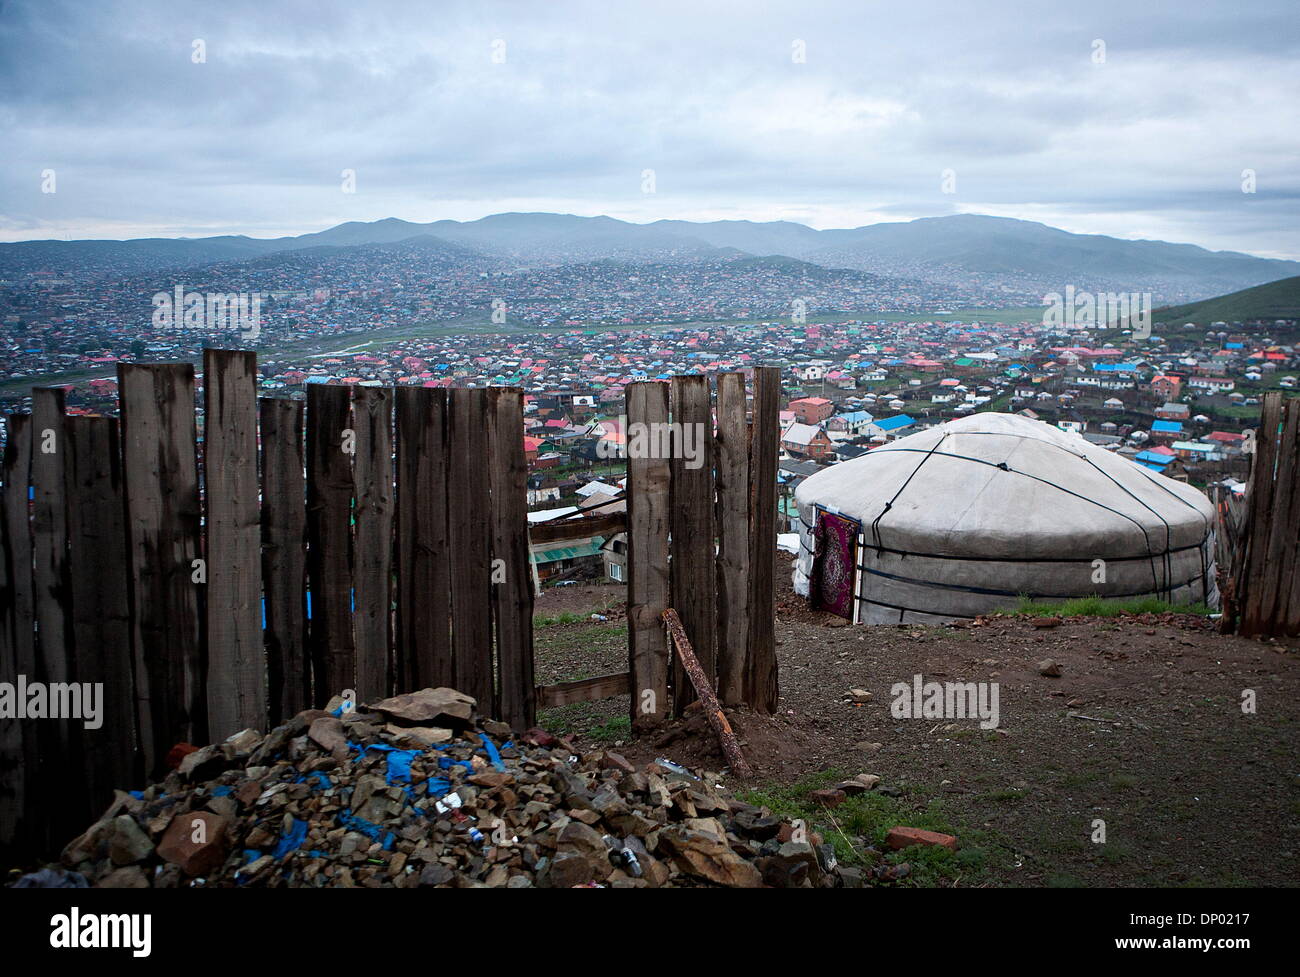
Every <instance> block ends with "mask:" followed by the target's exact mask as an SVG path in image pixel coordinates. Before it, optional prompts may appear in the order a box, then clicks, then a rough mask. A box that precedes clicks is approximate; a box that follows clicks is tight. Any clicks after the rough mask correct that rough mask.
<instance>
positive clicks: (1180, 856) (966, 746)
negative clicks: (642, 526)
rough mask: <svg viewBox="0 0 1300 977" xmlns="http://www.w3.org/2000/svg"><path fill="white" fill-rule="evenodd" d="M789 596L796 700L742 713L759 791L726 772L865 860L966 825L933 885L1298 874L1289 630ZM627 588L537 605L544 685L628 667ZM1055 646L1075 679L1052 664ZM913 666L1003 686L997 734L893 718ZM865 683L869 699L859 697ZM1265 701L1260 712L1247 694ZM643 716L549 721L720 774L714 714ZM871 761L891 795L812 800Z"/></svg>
mask: <svg viewBox="0 0 1300 977" xmlns="http://www.w3.org/2000/svg"><path fill="white" fill-rule="evenodd" d="M777 590H778V599H777V645H778V647H777V653H778V660H779V665H780V686H781V700H780V709H779V712H778V714H777V715H776V716H773V717H761V716H754V715H751V714H748V713H745V712H743V711H742V712H737V713H736V714H734V715H733V716H732V722H733V725H734V726H735V728H736V731H737V733H738V735H739V736H740V738H741V741H742V745H743V746H744V749H745V751H746V755H747V757H748V758H749V760H750V761H751V763H753V764H754V766H755V767H756V769H757V771H758V774H757V777H756V778H755V781H754V782H752V783H751V784H748V785H740V784H737V783H736V782H735V781H734V779H732V778H730V777H729V776H725V777H724V776H721V775H719V779H720V780H722V781H725V782H726V783H727V784H728V786H731V787H733V788H735V789H746V788H747V789H748V790H749V792H750V796H751V799H753V800H755V801H759V802H763V803H768V804H769V806H771V807H773V808H774V809H778V810H781V811H782V812H783V813H785V814H787V815H789V816H806V817H807V818H808V819H809V820H811V821H813V822H815V823H816V824H817V825H818V826H819V827H820V828H822V829H823V831H824V832H825V833H827V834H828V835H830V836H833V840H835V841H836V843H837V845H840V846H841V848H842V851H843V852H845V853H846V854H847V855H848V856H849V857H855V856H858V855H861V857H862V859H863V860H864V861H866V862H867V863H870V862H871V861H872V860H873V859H875V858H877V856H876V855H875V854H874V853H873V852H871V851H870V846H872V845H873V843H874V842H876V841H878V839H879V837H880V836H881V835H883V831H884V828H885V827H887V826H888V823H890V822H892V823H897V824H911V825H914V826H916V827H928V828H933V829H936V830H946V831H950V832H951V833H953V834H956V835H957V836H958V838H959V839H961V843H962V850H961V852H960V853H959V857H958V858H955V859H951V860H949V861H948V862H943V861H942V860H940V861H936V862H934V863H933V864H921V865H919V866H915V867H916V868H918V869H919V870H918V871H916V872H915V873H914V875H913V877H912V878H913V881H915V882H917V883H919V884H957V885H1031V886H1037V885H1051V886H1074V885H1103V886H1117V885H1129V886H1171V885H1172V886H1178V885H1295V884H1296V883H1297V880H1300V861H1298V860H1297V853H1298V852H1300V722H1298V721H1297V720H1300V660H1298V659H1300V653H1298V650H1297V647H1296V645H1297V643H1296V642H1295V641H1291V642H1290V643H1275V642H1259V641H1249V640H1244V639H1240V638H1236V637H1222V636H1220V635H1218V634H1217V633H1216V632H1215V631H1214V629H1213V624H1212V622H1209V621H1207V620H1205V619H1204V618H1200V617H1196V616H1192V615H1139V616H1136V617H1121V618H1065V619H1064V620H1062V622H1061V623H1060V624H1059V625H1057V626H1054V627H1046V628H1041V627H1035V626H1034V625H1033V623H1031V621H1030V620H1028V619H1024V618H1012V617H994V618H989V619H986V621H984V622H983V623H980V624H976V625H964V626H955V627H945V628H931V627H913V626H905V627H897V628H894V627H872V628H868V627H854V626H850V625H848V624H847V622H843V621H841V620H840V619H838V618H833V617H831V616H830V615H825V614H818V613H813V612H810V611H808V610H807V609H806V607H805V605H804V603H803V601H802V599H801V598H798V597H796V596H795V595H794V594H793V593H792V592H791V591H790V588H789V576H788V573H785V572H784V568H783V570H782V572H780V573H778V587H777ZM624 593H625V592H624V590H623V588H621V587H617V586H604V587H594V586H593V587H583V586H579V587H568V588H561V589H559V590H556V591H549V592H547V593H546V594H545V595H544V596H543V597H541V598H539V599H538V604H537V622H538V627H537V631H536V633H537V645H538V660H537V669H538V675H537V681H538V683H539V684H548V683H551V682H556V681H564V680H571V679H576V678H583V677H587V676H591V675H598V674H602V673H606V672H613V671H618V670H620V669H625V668H626V667H627V644H626V641H627V639H626V623H625V620H624V617H623V611H622V605H621V604H620V603H618V602H619V601H621V600H622V599H623V597H624ZM591 613H598V614H602V615H604V616H605V617H606V618H607V620H605V621H598V620H592V619H591V618H590V614H591ZM1046 659H1051V660H1053V661H1055V662H1056V663H1057V664H1058V665H1059V667H1060V673H1061V674H1060V676H1059V677H1046V676H1044V675H1041V674H1040V668H1039V665H1040V663H1041V662H1042V661H1044V660H1046ZM917 674H919V675H922V676H923V681H925V682H929V681H937V682H990V683H992V682H996V683H997V684H998V689H999V723H998V726H997V728H996V729H981V728H980V724H979V720H978V719H966V720H961V719H958V720H952V721H948V720H934V719H928V720H927V719H920V718H918V719H910V718H908V719H897V718H894V716H893V715H891V703H892V701H893V698H894V697H893V695H892V694H891V688H892V687H893V686H894V684H895V683H898V682H902V683H907V684H908V685H909V686H910V684H911V683H912V680H913V676H914V675H917ZM851 688H853V689H860V690H865V691H867V692H869V693H870V694H871V698H870V700H869V701H866V702H865V703H864V702H857V701H853V697H852V696H850V694H849V690H850V689H851ZM1248 690H1249V691H1248ZM1251 693H1253V699H1254V711H1253V712H1250V711H1246V710H1243V707H1242V706H1243V701H1244V700H1247V699H1249V698H1250V697H1251ZM859 698H861V697H859ZM627 714H628V700H627V698H626V697H621V698H616V699H606V700H601V701H599V702H593V703H579V704H575V705H571V706H565V707H561V708H559V709H554V710H549V711H547V712H545V713H543V714H542V716H541V717H539V718H540V721H541V722H542V724H543V725H546V726H547V727H548V728H551V729H553V730H556V731H566V732H568V733H570V734H572V735H574V736H575V737H576V738H577V742H579V743H587V744H590V745H596V744H599V745H601V746H606V747H608V746H611V745H614V744H617V746H616V747H615V748H617V749H620V750H621V751H622V752H624V753H625V754H626V755H627V756H629V758H632V759H635V760H649V759H653V758H655V757H658V756H664V757H667V758H669V759H672V760H674V761H676V762H679V763H684V764H686V765H688V766H691V767H694V768H696V769H703V770H712V771H718V770H722V769H723V767H724V764H725V761H724V760H723V758H722V756H721V753H720V751H719V750H718V748H717V746H716V743H715V741H714V738H713V736H712V735H711V733H710V732H709V731H708V730H707V728H706V727H705V725H704V723H703V720H702V719H701V718H700V717H698V716H696V717H695V718H693V719H690V720H688V721H685V722H682V723H678V724H675V725H674V726H673V727H670V728H669V729H667V730H665V731H664V732H662V733H659V734H657V735H656V736H654V737H650V736H647V737H643V738H640V739H636V740H634V739H633V738H632V737H631V731H630V724H629V723H628V720H627ZM858 773H870V774H875V775H877V776H879V777H880V778H881V782H880V785H879V787H877V789H876V790H875V791H873V792H871V793H870V794H867V795H863V796H862V797H856V798H853V799H852V800H851V801H850V802H849V803H848V804H846V805H845V806H844V807H842V808H838V809H836V810H834V811H831V810H829V809H826V808H821V807H819V806H816V805H812V804H811V803H810V802H809V801H808V799H807V794H808V792H809V791H810V790H812V789H814V788H816V787H825V786H833V785H834V783H835V782H836V781H838V780H841V779H846V778H848V777H852V776H854V775H856V774H858ZM1100 822H1104V832H1105V834H1104V841H1101V840H1099V839H1100V834H1099V824H1100ZM910 851H911V857H912V861H913V862H916V861H917V857H916V856H917V854H918V851H917V850H916V849H911V850H910ZM905 854H906V853H905ZM897 858H898V856H894V857H893V860H895V861H896V860H897Z"/></svg>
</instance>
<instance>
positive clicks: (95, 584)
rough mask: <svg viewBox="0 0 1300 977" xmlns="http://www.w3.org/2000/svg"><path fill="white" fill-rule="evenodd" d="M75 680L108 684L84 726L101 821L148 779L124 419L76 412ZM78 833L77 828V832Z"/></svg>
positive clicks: (84, 753) (70, 455)
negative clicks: (134, 651)
mask: <svg viewBox="0 0 1300 977" xmlns="http://www.w3.org/2000/svg"><path fill="white" fill-rule="evenodd" d="M64 444H65V447H66V451H67V456H66V463H67V471H66V477H67V486H68V503H69V504H68V569H69V574H68V575H69V580H70V587H71V597H72V639H73V640H72V644H71V648H72V662H71V669H70V670H71V673H72V678H73V681H75V682H77V683H78V684H80V685H82V687H83V688H85V687H87V686H88V685H89V686H98V687H100V688H102V689H103V695H102V698H101V699H100V701H99V708H100V715H99V717H98V726H97V727H96V728H89V726H87V725H86V724H84V723H83V724H81V725H82V726H83V727H85V728H83V729H82V731H81V749H80V751H79V752H80V762H81V770H82V777H81V778H80V784H81V786H82V789H83V790H84V800H85V803H84V804H82V805H81V807H80V814H81V816H82V818H83V819H87V818H89V819H92V820H93V819H95V818H97V817H99V815H100V814H101V813H102V812H103V811H104V809H105V808H106V807H107V806H108V805H109V803H110V802H111V801H112V800H113V790H114V789H115V788H121V787H122V786H123V785H126V784H134V783H138V782H140V777H141V776H142V775H143V773H144V770H143V765H142V764H141V763H140V762H139V761H140V759H141V758H140V756H139V754H138V753H137V752H136V749H135V701H134V691H133V687H132V680H131V669H132V665H131V611H130V595H129V593H128V591H127V578H126V575H125V574H123V573H122V568H123V567H124V566H126V563H127V552H126V523H125V519H124V506H123V495H122V459H121V455H120V445H119V443H118V423H117V420H116V419H114V418H111V417H69V418H67V420H66V423H65V427H64ZM74 830H75V829H74Z"/></svg>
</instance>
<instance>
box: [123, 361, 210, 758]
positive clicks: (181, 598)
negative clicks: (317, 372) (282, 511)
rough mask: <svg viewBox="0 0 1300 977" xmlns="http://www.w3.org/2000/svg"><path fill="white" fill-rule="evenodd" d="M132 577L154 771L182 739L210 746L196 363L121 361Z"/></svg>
mask: <svg viewBox="0 0 1300 977" xmlns="http://www.w3.org/2000/svg"><path fill="white" fill-rule="evenodd" d="M117 377H118V391H119V396H120V398H121V405H122V472H123V485H124V492H125V495H126V528H127V549H128V555H129V563H128V566H129V567H130V575H131V593H132V598H131V608H132V613H131V628H132V649H133V659H132V661H133V674H134V678H135V700H136V716H137V728H138V730H139V733H140V739H141V747H142V750H143V753H144V762H145V769H146V771H147V772H149V773H161V772H162V770H163V760H164V758H165V757H166V755H167V751H168V750H170V749H171V747H172V745H173V744H175V743H177V742H187V743H207V742H208V741H209V739H208V731H207V715H206V713H207V701H206V695H205V690H204V679H205V677H206V676H205V669H204V667H203V666H204V662H203V652H202V644H201V641H202V637H201V634H202V627H201V622H202V617H201V613H200V600H201V593H200V586H201V585H200V584H198V583H197V582H196V576H195V572H196V568H197V566H198V564H197V563H196V561H197V560H198V559H199V491H198V462H197V459H196V457H195V454H196V445H195V437H196V432H195V421H194V367H193V366H191V365H190V364H188V363H177V364H170V363H169V364H149V365H143V364H128V363H119V364H118V368H117Z"/></svg>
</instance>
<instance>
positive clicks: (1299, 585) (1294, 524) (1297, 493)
mask: <svg viewBox="0 0 1300 977" xmlns="http://www.w3.org/2000/svg"><path fill="white" fill-rule="evenodd" d="M1282 407H1283V413H1282V435H1281V442H1280V444H1279V446H1278V449H1279V456H1280V459H1281V463H1280V464H1279V466H1278V492H1277V501H1276V503H1275V507H1276V509H1277V510H1278V528H1277V531H1276V532H1275V534H1274V535H1275V537H1276V539H1277V545H1278V553H1277V556H1276V559H1275V560H1274V567H1275V570H1274V572H1275V575H1276V577H1277V594H1276V596H1275V597H1274V600H1273V608H1272V615H1271V616H1272V620H1273V631H1272V633H1273V634H1276V635H1294V634H1297V633H1300V580H1297V577H1298V576H1300V398H1294V397H1292V398H1286V399H1284V400H1283V402H1282Z"/></svg>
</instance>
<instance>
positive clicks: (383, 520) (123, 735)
mask: <svg viewBox="0 0 1300 977" xmlns="http://www.w3.org/2000/svg"><path fill="white" fill-rule="evenodd" d="M256 373H257V369H256V359H255V356H254V354H252V353H249V352H240V351H224V350H208V351H206V353H205V359H204V376H203V379H204V397H203V404H204V413H203V430H202V434H201V437H200V436H199V432H198V431H197V429H196V428H197V425H196V412H195V374H194V369H193V367H191V366H190V365H188V364H179V365H177V364H162V365H126V364H123V365H121V366H120V367H119V373H118V381H119V398H120V401H119V405H120V419H115V418H109V417H91V416H77V415H68V414H66V412H65V410H64V402H63V392H62V390H60V389H57V388H51V389H37V390H35V391H34V392H33V411H32V413H31V414H30V415H23V414H15V415H10V416H9V417H8V418H7V421H8V433H9V438H8V443H7V447H6V451H5V456H4V461H3V486H4V494H3V499H2V503H0V515H2V518H0V615H2V617H0V681H2V682H8V683H11V685H16V684H17V683H18V682H20V681H24V680H25V681H26V682H32V683H36V682H41V683H75V684H77V685H80V683H103V686H102V687H103V690H104V693H103V694H104V700H103V702H102V707H101V719H102V726H100V727H99V728H97V729H93V730H91V729H86V728H85V724H84V722H83V721H82V720H79V719H58V720H53V719H51V720H44V721H40V722H31V721H0V847H3V846H4V845H5V844H6V843H9V844H15V843H17V842H22V843H23V844H24V845H25V846H28V847H35V848H41V847H46V846H48V844H50V843H52V842H56V841H63V840H66V839H67V838H68V837H70V836H71V834H72V833H74V832H75V831H77V830H79V829H80V828H81V827H83V826H84V825H85V824H86V823H87V822H88V820H89V819H90V818H92V817H94V816H97V815H98V814H99V812H100V811H102V810H103V808H104V807H105V806H106V804H107V802H108V800H110V799H111V797H112V788H114V787H128V786H132V785H142V784H143V782H144V780H145V778H146V776H156V775H158V774H160V773H162V772H163V771H164V770H165V761H166V756H167V753H168V751H169V750H170V749H171V747H172V746H173V745H174V744H176V743H178V742H188V743H195V744H204V743H208V742H213V741H220V740H221V739H223V738H224V737H226V736H229V735H230V734H232V733H234V732H237V731H238V730H240V729H243V728H247V727H253V728H256V729H259V730H266V729H268V728H270V727H271V726H273V725H275V724H277V723H279V722H281V721H282V720H283V719H285V718H286V717H290V716H292V715H293V714H295V713H296V712H298V711H300V710H302V709H304V708H307V707H309V706H317V707H319V706H321V705H324V704H325V703H326V702H327V701H328V700H329V699H330V698H331V697H332V696H334V695H336V694H338V693H340V692H342V691H343V690H345V689H354V690H356V692H357V694H358V695H359V696H360V697H361V700H362V701H365V700H367V699H373V698H377V697H381V696H384V695H388V694H392V693H393V692H395V691H404V690H407V689H410V688H419V687H424V686H428V685H453V686H456V687H458V688H460V689H462V690H463V691H465V692H466V693H468V694H470V695H472V696H474V697H475V698H476V699H478V701H479V707H480V710H481V712H482V713H483V714H485V715H494V716H498V717H500V718H501V719H503V720H505V721H506V722H509V723H511V724H512V725H513V726H515V727H516V728H518V729H524V728H527V727H528V726H530V725H532V724H533V722H534V708H535V707H534V686H533V671H532V670H533V658H532V604H533V594H532V588H531V579H530V572H529V570H530V568H529V564H528V535H527V533H528V529H527V519H526V511H525V500H526V478H527V470H526V463H525V458H524V450H523V440H522V432H523V394H522V391H520V390H518V389H513V388H490V389H472V390H471V389H465V390H451V391H447V390H442V389H432V388H429V389H426V388H423V387H420V388H402V389H397V390H392V389H386V388H379V387H363V386H358V387H346V386H334V385H323V384H322V385H312V386H309V387H308V393H307V403H306V409H305V411H304V405H303V404H302V403H301V402H294V401H290V400H270V399H263V400H260V401H259V400H258V398H257V395H256V390H257V388H256ZM304 415H305V417H304ZM19 676H22V677H23V678H22V679H21V680H20V678H19ZM83 687H84V686H83Z"/></svg>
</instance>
